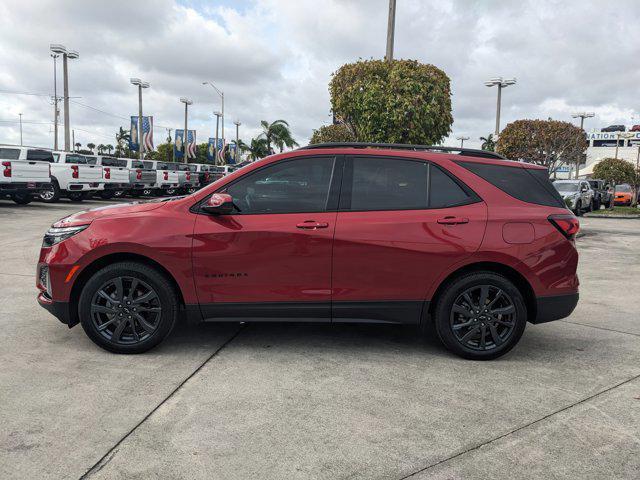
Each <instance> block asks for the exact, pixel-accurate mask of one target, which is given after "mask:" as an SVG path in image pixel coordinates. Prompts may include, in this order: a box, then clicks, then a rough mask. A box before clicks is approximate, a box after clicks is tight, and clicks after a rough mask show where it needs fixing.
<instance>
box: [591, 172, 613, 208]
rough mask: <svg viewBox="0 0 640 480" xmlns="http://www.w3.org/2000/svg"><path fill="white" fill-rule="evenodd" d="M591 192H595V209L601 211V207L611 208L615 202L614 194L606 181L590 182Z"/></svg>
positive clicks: (595, 180) (593, 180)
mask: <svg viewBox="0 0 640 480" xmlns="http://www.w3.org/2000/svg"><path fill="white" fill-rule="evenodd" d="M588 182H589V185H590V186H591V190H593V209H594V210H600V206H601V205H604V207H605V208H611V206H612V202H613V192H612V190H611V186H610V185H609V183H608V182H606V181H604V180H597V179H591V180H588Z"/></svg>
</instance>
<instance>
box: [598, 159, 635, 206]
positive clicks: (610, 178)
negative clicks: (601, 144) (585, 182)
mask: <svg viewBox="0 0 640 480" xmlns="http://www.w3.org/2000/svg"><path fill="white" fill-rule="evenodd" d="M593 178H599V179H601V180H606V181H607V182H609V183H611V184H612V185H620V184H621V183H628V184H629V185H631V187H632V188H633V192H634V194H633V205H634V206H635V205H636V203H637V200H638V187H639V186H640V170H638V169H636V167H635V165H633V164H632V163H631V162H627V161H626V160H620V159H619V158H603V159H602V160H600V161H599V162H598V163H597V164H596V166H595V167H593Z"/></svg>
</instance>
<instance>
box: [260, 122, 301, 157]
mask: <svg viewBox="0 0 640 480" xmlns="http://www.w3.org/2000/svg"><path fill="white" fill-rule="evenodd" d="M260 125H262V133H261V134H260V135H261V136H263V137H264V139H265V140H266V142H267V151H268V152H269V153H274V150H273V148H272V145H275V146H276V147H278V149H279V150H280V151H281V152H282V150H284V147H285V146H286V147H289V148H292V147H297V146H298V143H297V142H296V141H295V140H294V139H293V136H292V135H291V130H290V129H289V124H288V123H287V122H286V121H285V120H276V121H275V122H272V123H269V122H267V121H266V120H262V121H261V122H260Z"/></svg>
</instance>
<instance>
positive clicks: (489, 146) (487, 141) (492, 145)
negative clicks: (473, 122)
mask: <svg viewBox="0 0 640 480" xmlns="http://www.w3.org/2000/svg"><path fill="white" fill-rule="evenodd" d="M480 140H482V146H481V147H480V148H482V150H487V151H489V152H493V151H495V149H496V141H495V140H494V139H493V133H490V134H489V135H488V136H486V137H480Z"/></svg>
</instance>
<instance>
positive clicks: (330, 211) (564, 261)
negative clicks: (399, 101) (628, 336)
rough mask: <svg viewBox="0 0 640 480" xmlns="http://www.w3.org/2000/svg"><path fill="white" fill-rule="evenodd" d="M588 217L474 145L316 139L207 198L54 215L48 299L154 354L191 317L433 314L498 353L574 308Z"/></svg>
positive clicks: (428, 321) (454, 343)
mask: <svg viewBox="0 0 640 480" xmlns="http://www.w3.org/2000/svg"><path fill="white" fill-rule="evenodd" d="M372 147H375V148H372ZM578 228H579V225H578V221H577V219H576V218H575V217H574V216H573V214H571V212H570V211H568V210H567V208H566V207H565V204H564V202H563V201H562V199H561V198H560V196H559V195H558V193H557V192H556V190H555V188H553V186H552V184H551V183H550V182H549V180H548V175H547V171H546V170H545V169H543V168H540V167H537V166H534V165H530V164H526V163H518V162H512V161H508V160H505V159H503V158H502V157H500V156H499V155H497V154H494V153H491V152H483V151H477V150H468V149H448V148H445V147H440V148H438V147H417V146H410V147H408V146H401V145H367V144H324V145H314V146H309V147H306V148H302V149H299V150H296V151H292V152H288V153H284V154H279V155H274V156H271V157H268V158H265V159H263V160H261V161H258V162H255V163H253V164H250V165H248V166H246V167H245V168H242V169H240V170H238V171H236V172H234V173H232V174H230V175H228V176H226V177H224V178H221V179H219V180H217V181H216V182H214V183H212V184H211V185H209V186H207V187H205V188H204V189H202V190H200V191H198V192H196V193H194V194H193V195H189V196H186V197H178V198H169V199H164V200H153V201H149V202H142V203H132V204H126V205H112V206H108V207H102V208H97V209H94V210H89V211H85V212H80V213H77V214H74V215H71V216H69V217H67V218H65V219H63V220H60V221H59V222H56V223H55V224H54V225H53V226H52V228H51V229H50V230H49V231H48V232H47V233H46V235H45V237H44V242H43V245H42V250H41V253H40V260H39V263H38V275H37V287H38V289H39V290H40V294H39V296H38V301H39V302H40V304H41V305H42V306H43V307H45V308H46V309H47V310H49V311H50V312H52V313H53V314H54V315H55V316H56V317H58V318H59V319H60V320H61V321H62V322H63V323H65V324H67V325H68V326H69V327H72V326H74V325H76V324H77V323H81V324H82V327H83V328H84V330H85V332H86V333H87V335H89V337H90V338H91V339H92V340H93V341H94V342H95V343H97V344H98V345H100V346H101V347H103V348H105V349H107V350H110V351H112V352H118V353H137V352H143V351H146V350H148V349H150V348H151V347H153V346H155V345H157V344H158V343H160V342H161V341H162V340H163V339H164V338H165V337H166V336H167V335H169V332H170V331H171V329H172V328H173V326H174V324H175V323H176V321H177V319H178V318H185V317H186V319H187V320H192V321H193V320H195V321H220V322H228V321H234V322H237V321H247V322H258V321H291V322H334V323H342V322H372V323H403V324H413V325H417V326H419V327H421V328H423V329H426V327H428V326H429V325H433V327H434V330H435V332H436V333H437V335H438V337H439V338H440V340H442V342H443V343H444V345H445V346H446V347H447V348H448V349H450V350H451V351H453V352H455V353H456V354H458V355H460V356H463V357H465V358H471V359H490V358H495V357H498V356H500V355H502V354H504V353H506V352H507V351H509V350H510V349H511V348H513V346H514V345H515V344H516V343H517V342H518V340H519V339H520V337H521V335H522V333H523V331H524V328H525V325H526V323H527V321H528V322H531V323H534V324H535V323H542V322H548V321H551V320H556V319H559V318H563V317H566V316H567V315H569V314H570V313H571V312H572V311H573V309H574V308H575V306H576V303H577V302H578V277H577V276H576V267H577V264H578V253H577V251H576V247H575V243H574V236H575V234H576V233H577V231H578Z"/></svg>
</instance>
